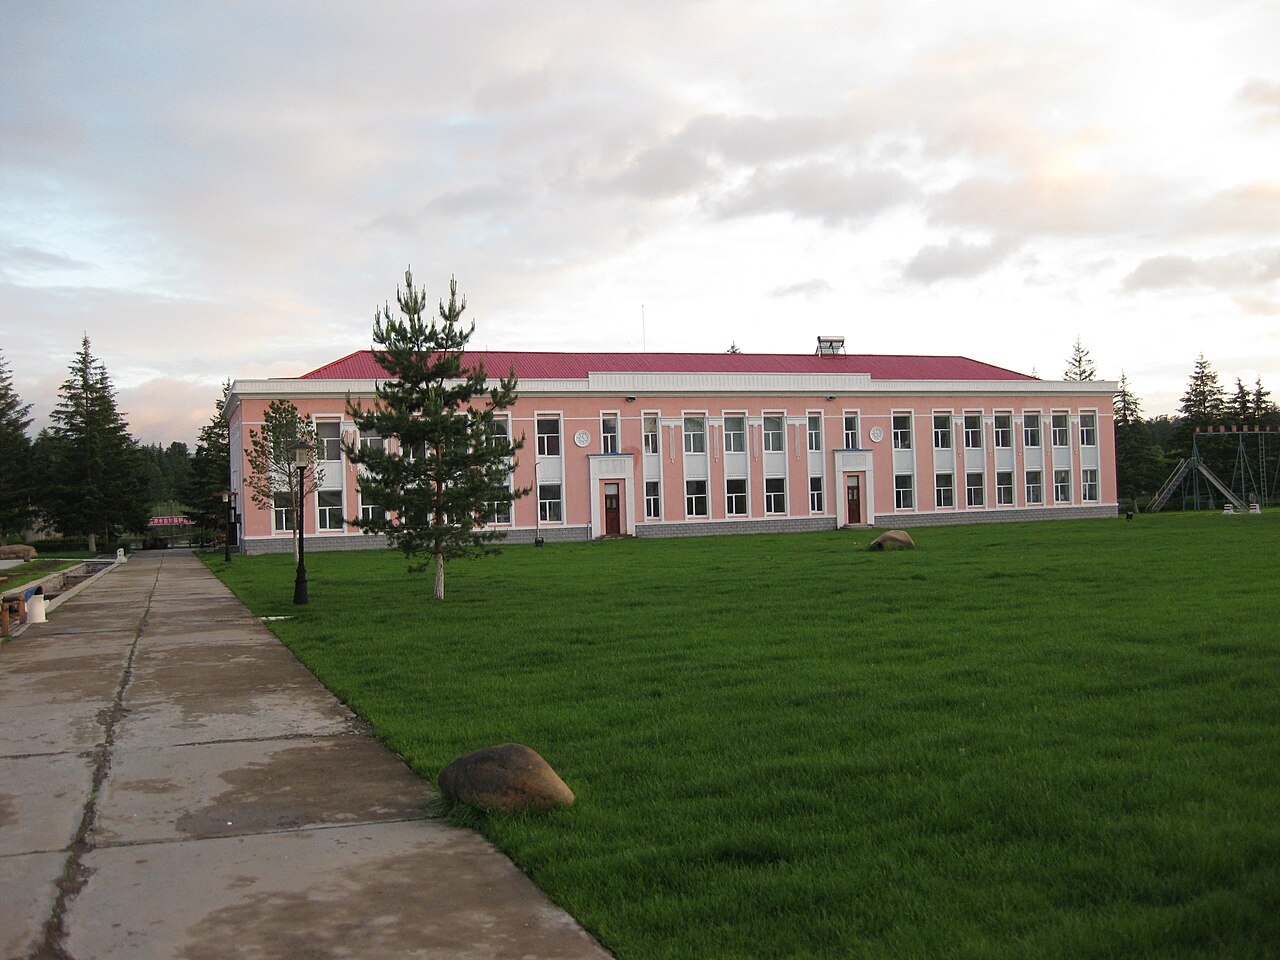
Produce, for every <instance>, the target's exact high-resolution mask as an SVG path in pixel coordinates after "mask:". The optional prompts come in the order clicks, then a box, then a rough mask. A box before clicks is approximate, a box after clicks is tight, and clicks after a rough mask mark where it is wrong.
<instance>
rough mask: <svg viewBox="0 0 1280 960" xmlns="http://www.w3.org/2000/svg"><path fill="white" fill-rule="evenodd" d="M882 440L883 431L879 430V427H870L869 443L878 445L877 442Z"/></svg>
mask: <svg viewBox="0 0 1280 960" xmlns="http://www.w3.org/2000/svg"><path fill="white" fill-rule="evenodd" d="M883 439H884V431H883V430H881V429H880V428H879V427H872V428H871V442H872V443H879V442H880V441H881V440H883Z"/></svg>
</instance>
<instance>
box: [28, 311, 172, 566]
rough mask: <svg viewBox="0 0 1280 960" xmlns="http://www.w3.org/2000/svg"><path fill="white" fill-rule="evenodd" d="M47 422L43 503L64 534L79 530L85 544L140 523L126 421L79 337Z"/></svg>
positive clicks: (141, 507)
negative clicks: (56, 401)
mask: <svg viewBox="0 0 1280 960" xmlns="http://www.w3.org/2000/svg"><path fill="white" fill-rule="evenodd" d="M58 395H59V400H58V405H57V407H55V408H54V411H53V415H52V417H51V425H50V428H49V444H48V456H49V470H50V474H49V476H48V477H47V478H46V482H45V483H44V484H43V485H42V494H43V499H42V504H41V506H42V509H43V512H44V513H45V514H46V515H47V517H48V518H49V519H50V520H51V521H52V522H53V524H54V526H56V527H57V528H58V530H59V531H60V532H61V533H62V534H64V535H66V536H85V537H87V539H88V546H89V549H90V550H96V549H97V535H98V534H99V533H101V534H102V536H103V538H104V541H106V542H108V543H109V542H110V540H111V538H112V537H113V536H114V535H116V534H117V533H119V532H121V531H123V530H138V531H140V530H141V529H142V528H143V527H144V526H145V524H146V519H147V518H146V509H147V504H146V502H145V494H144V490H143V483H142V478H141V457H140V456H139V453H138V444H137V441H136V440H134V438H133V437H132V436H131V435H130V434H129V424H128V423H127V422H126V421H125V419H124V417H123V415H122V414H121V413H120V411H119V410H118V409H117V408H116V397H115V388H114V387H113V386H112V384H111V378H110V376H108V374H107V368H106V367H105V366H104V365H103V363H102V361H100V360H98V359H96V358H95V357H94V356H93V354H92V353H91V352H90V348H89V337H88V336H87V335H86V336H85V337H84V339H83V340H82V341H81V346H80V352H79V353H77V354H76V356H75V359H74V360H72V362H71V366H70V368H69V376H68V377H67V379H66V380H65V381H64V382H63V384H62V387H61V388H60V390H59V392H58Z"/></svg>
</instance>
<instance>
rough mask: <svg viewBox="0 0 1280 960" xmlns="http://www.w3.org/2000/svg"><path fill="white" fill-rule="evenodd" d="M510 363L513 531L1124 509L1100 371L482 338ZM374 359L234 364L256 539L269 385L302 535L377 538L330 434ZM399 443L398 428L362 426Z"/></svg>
mask: <svg viewBox="0 0 1280 960" xmlns="http://www.w3.org/2000/svg"><path fill="white" fill-rule="evenodd" d="M473 356H475V357H481V358H483V360H484V364H485V369H486V370H487V371H489V373H490V374H491V375H501V374H505V373H506V371H507V370H509V369H511V368H514V369H515V372H516V376H517V377H518V378H519V388H518V389H519V400H518V402H517V404H516V405H515V407H513V408H512V409H511V410H509V411H507V422H508V429H509V430H510V431H511V434H512V435H513V436H517V437H518V436H521V435H523V436H524V437H525V448H524V449H523V450H522V451H521V452H520V454H519V457H518V464H517V466H516V469H515V473H514V477H513V483H514V485H516V486H519V487H529V488H532V492H531V493H530V494H529V496H527V497H525V498H523V499H521V500H518V501H517V502H516V503H515V505H514V508H513V509H512V511H511V513H510V515H509V516H500V517H498V518H497V520H496V522H495V526H497V527H499V528H501V529H504V530H507V531H508V537H507V539H508V541H509V542H517V543H519V542H528V541H531V540H533V538H534V537H535V536H541V537H544V538H545V539H547V540H549V541H550V540H586V539H590V538H593V537H604V536H618V535H632V536H642V537H643V536H685V535H702V534H714V533H756V532H765V531H798V530H833V529H836V528H838V527H843V526H846V525H864V524H865V525H870V526H883V527H910V526H917V525H922V524H933V523H972V522H977V521H998V520H1030V519H1042V518H1054V517H1057V518H1067V517H1104V516H1115V514H1116V482H1115V453H1114V449H1115V448H1114V438H1113V427H1112V415H1111V397H1112V394H1113V393H1114V391H1115V388H1116V385H1115V384H1114V383H1112V382H1104V381H1093V382H1083V383H1077V382H1071V381H1045V380H1038V379H1036V378H1034V377H1029V376H1026V375H1024V374H1020V373H1014V372H1013V371H1011V370H1005V369H1002V368H1000V367H994V366H991V365H990V364H985V363H980V362H978V361H976V360H970V359H968V358H965V357H929V356H856V355H846V354H844V353H842V352H834V349H829V350H827V351H825V352H819V353H816V354H812V355H807V354H719V353H717V354H682V353H513V352H501V351H486V352H483V353H477V354H474V355H473ZM382 376H384V372H383V371H382V370H381V368H380V367H378V365H377V364H376V363H375V362H374V360H373V358H372V355H371V353H370V352H369V351H367V350H366V351H360V352H357V353H353V354H351V355H350V356H347V357H343V358H342V359H341V360H337V361H335V362H333V363H331V364H328V365H326V366H323V367H321V368H320V369H318V370H313V371H312V372H311V373H308V374H304V375H303V376H301V377H299V378H297V379H293V380H237V381H236V382H235V383H233V384H232V387H231V394H230V396H229V398H228V402H227V407H226V412H227V416H228V417H229V419H230V423H231V462H232V478H231V480H232V489H234V490H237V491H238V492H239V503H240V504H241V505H242V509H243V525H242V542H243V547H244V549H245V551H246V552H248V553H263V552H267V551H273V550H288V549H290V533H289V531H290V529H291V523H292V520H291V518H290V517H289V516H288V511H286V510H284V509H276V510H267V509H261V508H258V507H256V506H255V505H254V504H253V502H252V501H251V500H250V499H249V498H248V497H246V495H245V487H244V471H245V458H244V451H245V449H246V448H247V447H248V446H249V431H250V430H251V429H260V425H261V422H262V415H263V411H264V409H265V408H266V406H267V404H268V403H270V402H271V401H272V400H275V399H287V400H290V401H292V402H293V403H294V404H295V405H296V406H297V407H298V409H299V411H300V412H301V413H302V415H303V416H306V417H310V418H312V419H313V420H314V421H315V423H316V427H317V430H318V433H319V437H320V444H321V451H320V458H321V467H322V472H323V480H322V482H321V485H320V490H319V492H318V494H317V495H316V496H314V497H308V498H307V502H306V508H305V512H304V513H305V519H304V521H303V522H304V528H305V531H306V534H307V538H308V539H307V544H308V548H309V549H352V548H358V547H380V546H383V542H382V538H381V537H371V536H366V535H364V534H361V533H360V531H359V530H358V529H356V528H353V527H351V526H349V525H348V524H347V523H346V522H345V521H346V520H347V519H349V518H352V517H358V516H360V515H361V514H362V513H367V512H368V511H370V510H376V509H377V507H376V506H375V505H372V504H364V503H361V502H360V498H359V493H358V490H357V485H356V471H355V468H354V467H353V466H352V465H351V464H349V463H347V462H346V461H345V459H344V458H343V455H342V444H341V440H342V439H343V438H344V437H345V438H347V439H354V425H353V424H352V423H351V421H350V419H349V418H348V417H347V416H346V415H345V400H346V397H347V395H348V394H349V395H350V396H351V397H352V398H353V399H354V400H357V401H358V400H362V399H363V400H371V399H372V397H373V395H374V392H373V391H374V384H375V382H376V380H377V379H378V378H380V377H382ZM361 439H362V441H364V442H373V443H383V442H385V443H387V444H392V445H394V444H395V442H396V441H395V439H394V438H376V437H364V438H361Z"/></svg>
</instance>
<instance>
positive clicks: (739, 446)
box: [724, 414, 747, 453]
mask: <svg viewBox="0 0 1280 960" xmlns="http://www.w3.org/2000/svg"><path fill="white" fill-rule="evenodd" d="M746 449H747V418H746V417H740V416H738V415H737V414H734V415H733V416H728V417H725V418H724V452H725V453H742V452H743V451H744V450H746Z"/></svg>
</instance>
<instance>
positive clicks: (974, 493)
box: [964, 473, 987, 507]
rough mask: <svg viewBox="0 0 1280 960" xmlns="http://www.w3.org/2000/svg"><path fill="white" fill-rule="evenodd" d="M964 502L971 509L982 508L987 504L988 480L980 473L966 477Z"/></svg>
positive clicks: (969, 474) (966, 475)
mask: <svg viewBox="0 0 1280 960" xmlns="http://www.w3.org/2000/svg"><path fill="white" fill-rule="evenodd" d="M964 502H965V503H966V504H967V505H969V506H971V507H981V506H983V505H985V504H986V502H987V491H986V478H985V477H984V476H983V475H982V474H980V473H966V474H965V475H964Z"/></svg>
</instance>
